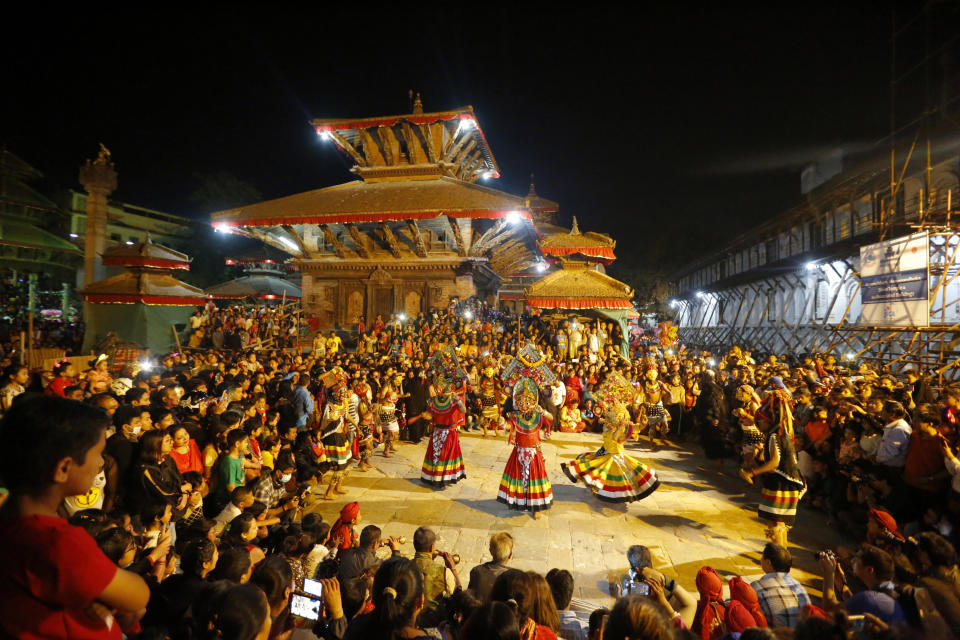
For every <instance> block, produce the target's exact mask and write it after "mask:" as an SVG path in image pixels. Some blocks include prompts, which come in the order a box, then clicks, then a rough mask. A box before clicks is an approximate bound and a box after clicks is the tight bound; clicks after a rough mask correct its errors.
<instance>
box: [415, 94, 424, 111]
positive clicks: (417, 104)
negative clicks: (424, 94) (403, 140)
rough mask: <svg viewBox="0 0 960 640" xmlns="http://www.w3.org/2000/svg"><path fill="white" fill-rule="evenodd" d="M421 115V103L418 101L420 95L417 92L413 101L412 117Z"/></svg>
mask: <svg viewBox="0 0 960 640" xmlns="http://www.w3.org/2000/svg"><path fill="white" fill-rule="evenodd" d="M422 113H423V102H422V101H421V100H420V93H419V92H417V97H416V98H415V99H414V100H413V115H415V116H418V115H421V114H422Z"/></svg>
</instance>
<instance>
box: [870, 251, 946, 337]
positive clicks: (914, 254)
mask: <svg viewBox="0 0 960 640" xmlns="http://www.w3.org/2000/svg"><path fill="white" fill-rule="evenodd" d="M929 247H930V239H929V237H928V235H927V233H915V234H913V235H910V236H904V237H902V238H897V239H895V240H887V241H885V242H878V243H876V244H871V245H867V246H865V247H860V298H861V300H862V302H863V306H862V308H861V311H860V324H863V325H867V326H879V327H926V326H929V325H930V300H929V285H930V273H929V260H930V248H929Z"/></svg>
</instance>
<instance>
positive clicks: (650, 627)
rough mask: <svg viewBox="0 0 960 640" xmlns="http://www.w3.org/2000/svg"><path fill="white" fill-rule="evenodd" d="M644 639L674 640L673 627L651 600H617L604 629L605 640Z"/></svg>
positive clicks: (634, 596)
mask: <svg viewBox="0 0 960 640" xmlns="http://www.w3.org/2000/svg"><path fill="white" fill-rule="evenodd" d="M624 638H643V639H644V640H673V638H674V632H673V627H672V626H671V625H670V623H669V621H668V620H667V619H666V617H665V616H664V615H663V613H662V612H661V611H660V608H659V607H658V606H657V605H656V604H654V603H653V602H652V601H651V600H650V599H649V598H645V597H644V596H638V595H628V596H625V597H623V598H620V599H619V600H617V603H616V604H615V605H613V610H612V611H610V616H609V617H608V618H607V620H606V624H605V625H604V629H603V640H623V639H624Z"/></svg>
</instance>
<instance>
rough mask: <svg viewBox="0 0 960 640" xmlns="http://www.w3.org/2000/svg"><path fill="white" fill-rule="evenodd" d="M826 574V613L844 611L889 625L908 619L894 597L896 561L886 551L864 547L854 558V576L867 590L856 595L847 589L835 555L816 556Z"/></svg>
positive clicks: (829, 553)
mask: <svg viewBox="0 0 960 640" xmlns="http://www.w3.org/2000/svg"><path fill="white" fill-rule="evenodd" d="M817 560H818V561H819V562H820V568H821V569H822V570H823V604H824V607H825V608H827V609H831V608H833V609H836V608H841V607H842V608H843V609H846V611H847V613H850V614H854V615H861V614H865V613H869V614H872V615H875V616H876V617H878V618H879V619H881V620H883V621H884V622H885V623H886V624H888V625H889V624H896V623H903V622H906V616H905V615H904V613H903V609H902V608H901V606H900V603H899V602H897V600H896V599H895V598H894V597H893V595H891V594H895V589H896V587H895V585H894V583H893V573H894V565H893V558H891V557H890V554H888V553H887V552H886V551H883V550H882V549H879V548H877V547H874V546H872V545H869V544H864V545H863V546H862V547H861V548H860V550H859V551H858V552H857V553H856V554H855V555H854V556H853V559H852V564H853V574H854V575H855V576H856V577H857V579H859V580H860V581H861V582H862V583H863V584H864V585H866V587H867V590H866V591H861V592H860V593H857V594H853V592H852V591H850V589H849V587H848V586H847V585H846V578H845V576H844V573H843V570H842V569H841V568H840V565H839V564H838V562H837V557H836V555H835V554H834V553H832V552H826V551H823V552H820V554H818V556H817Z"/></svg>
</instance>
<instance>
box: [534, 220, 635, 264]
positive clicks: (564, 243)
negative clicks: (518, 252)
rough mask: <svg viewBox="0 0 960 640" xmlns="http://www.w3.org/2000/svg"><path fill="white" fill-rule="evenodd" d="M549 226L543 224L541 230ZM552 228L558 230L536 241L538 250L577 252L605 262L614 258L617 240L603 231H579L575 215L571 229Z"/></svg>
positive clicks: (560, 253)
mask: <svg viewBox="0 0 960 640" xmlns="http://www.w3.org/2000/svg"><path fill="white" fill-rule="evenodd" d="M549 227H554V225H549ZM549 227H548V226H547V225H543V231H548V230H549ZM554 228H556V229H558V231H556V232H553V233H549V234H547V235H543V236H542V237H541V239H540V240H539V242H538V244H539V245H540V251H541V252H543V253H544V254H547V255H551V256H555V257H567V256H571V255H575V254H578V253H579V254H581V255H583V256H585V257H587V258H595V259H598V260H601V261H602V262H605V263H606V264H609V263H611V262H613V261H614V260H615V259H616V256H615V255H614V253H613V249H614V247H616V246H617V241H616V240H614V239H613V238H611V237H610V236H608V235H606V234H603V233H595V232H593V231H588V232H586V233H581V232H580V226H579V225H578V224H577V218H576V216H574V218H573V228H572V229H570V230H567V229H565V228H563V227H554ZM538 231H540V225H538Z"/></svg>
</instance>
